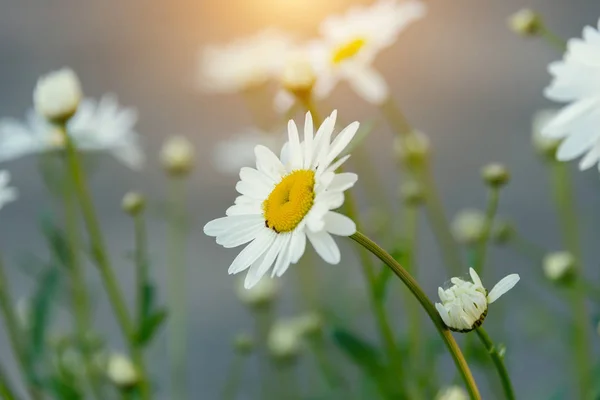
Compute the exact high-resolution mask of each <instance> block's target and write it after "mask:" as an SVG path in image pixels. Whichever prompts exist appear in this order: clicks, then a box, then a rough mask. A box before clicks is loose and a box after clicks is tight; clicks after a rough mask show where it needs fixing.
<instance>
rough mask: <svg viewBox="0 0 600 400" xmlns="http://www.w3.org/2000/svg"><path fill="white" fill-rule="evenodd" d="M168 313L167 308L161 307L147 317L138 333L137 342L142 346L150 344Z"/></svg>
mask: <svg viewBox="0 0 600 400" xmlns="http://www.w3.org/2000/svg"><path fill="white" fill-rule="evenodd" d="M167 315H168V313H167V310H165V309H161V310H158V311H156V312H155V313H154V314H152V315H150V316H149V317H148V318H146V319H145V320H144V323H143V324H142V326H141V327H140V330H139V332H138V334H137V343H138V344H140V345H142V346H143V345H146V344H148V343H149V342H150V340H151V339H152V337H154V335H155V334H156V332H158V329H159V328H160V327H161V326H162V325H163V323H164V322H165V321H166V319H167Z"/></svg>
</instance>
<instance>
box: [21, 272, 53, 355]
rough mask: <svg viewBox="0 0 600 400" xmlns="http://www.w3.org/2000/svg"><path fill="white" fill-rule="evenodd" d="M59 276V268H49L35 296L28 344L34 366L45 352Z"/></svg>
mask: <svg viewBox="0 0 600 400" xmlns="http://www.w3.org/2000/svg"><path fill="white" fill-rule="evenodd" d="M59 278H60V275H59V272H58V270H57V269H56V268H49V269H48V270H47V271H45V272H44V274H43V276H42V277H41V279H40V281H39V285H38V287H37V290H36V293H35V295H34V296H33V302H32V321H31V331H30V337H29V345H28V346H27V350H28V352H29V354H28V355H29V360H30V362H31V365H32V366H33V365H36V362H37V361H38V360H39V359H40V358H41V356H42V355H43V354H44V350H45V343H46V340H45V338H46V331H47V329H48V327H49V324H50V320H51V313H52V308H53V307H52V305H53V304H54V302H53V301H52V299H53V297H54V295H55V294H56V289H57V288H58V283H59Z"/></svg>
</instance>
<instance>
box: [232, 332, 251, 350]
mask: <svg viewBox="0 0 600 400" xmlns="http://www.w3.org/2000/svg"><path fill="white" fill-rule="evenodd" d="M254 346H255V343H254V339H253V338H252V336H250V335H249V334H247V333H240V334H238V335H237V336H236V337H235V338H234V339H233V347H234V348H235V351H236V352H237V353H239V354H241V355H247V354H250V353H252V351H254Z"/></svg>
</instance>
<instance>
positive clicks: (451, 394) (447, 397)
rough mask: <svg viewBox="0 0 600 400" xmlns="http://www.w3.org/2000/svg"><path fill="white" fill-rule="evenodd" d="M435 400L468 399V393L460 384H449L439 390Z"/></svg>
mask: <svg viewBox="0 0 600 400" xmlns="http://www.w3.org/2000/svg"><path fill="white" fill-rule="evenodd" d="M435 400H469V394H468V393H467V392H466V391H465V389H463V388H462V387H460V386H450V387H447V388H445V389H442V390H440V392H439V393H438V394H437V396H435Z"/></svg>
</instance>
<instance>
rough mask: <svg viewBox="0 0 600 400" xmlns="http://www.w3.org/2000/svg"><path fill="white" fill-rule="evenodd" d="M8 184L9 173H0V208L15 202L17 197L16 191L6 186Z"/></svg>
mask: <svg viewBox="0 0 600 400" xmlns="http://www.w3.org/2000/svg"><path fill="white" fill-rule="evenodd" d="M9 182H10V173H9V172H8V171H0V208H2V207H4V205H5V204H7V203H10V202H11V201H15V200H16V199H17V197H18V195H19V193H18V192H17V189H15V188H14V187H10V186H8V184H9Z"/></svg>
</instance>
